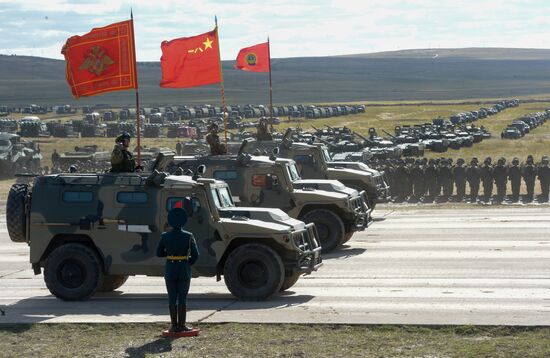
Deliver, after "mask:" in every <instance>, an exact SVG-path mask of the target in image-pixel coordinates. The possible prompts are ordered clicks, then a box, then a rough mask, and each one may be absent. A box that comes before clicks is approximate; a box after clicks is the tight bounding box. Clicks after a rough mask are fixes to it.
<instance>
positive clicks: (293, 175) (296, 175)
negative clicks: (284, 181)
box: [287, 163, 302, 182]
mask: <svg viewBox="0 0 550 358" xmlns="http://www.w3.org/2000/svg"><path fill="white" fill-rule="evenodd" d="M287 169H288V174H289V175H290V180H291V181H293V182H294V181H296V180H300V179H302V178H300V172H298V167H297V166H296V163H292V164H288V165H287Z"/></svg>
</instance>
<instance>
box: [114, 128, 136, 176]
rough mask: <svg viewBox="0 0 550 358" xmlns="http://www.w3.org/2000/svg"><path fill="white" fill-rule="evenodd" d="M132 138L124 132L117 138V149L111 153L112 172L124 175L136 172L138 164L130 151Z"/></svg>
mask: <svg viewBox="0 0 550 358" xmlns="http://www.w3.org/2000/svg"><path fill="white" fill-rule="evenodd" d="M130 138H131V137H130V134H129V133H128V132H123V133H121V134H120V135H119V136H118V137H116V139H115V143H116V144H115V148H114V149H113V152H112V153H111V172H113V173H123V172H135V171H136V163H135V162H134V159H132V153H131V152H130V151H129V150H128V147H129V146H130Z"/></svg>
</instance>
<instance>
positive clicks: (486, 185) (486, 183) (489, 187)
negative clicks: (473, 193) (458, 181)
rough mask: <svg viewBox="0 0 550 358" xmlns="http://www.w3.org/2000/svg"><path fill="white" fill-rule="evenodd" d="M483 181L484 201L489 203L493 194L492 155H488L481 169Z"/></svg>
mask: <svg viewBox="0 0 550 358" xmlns="http://www.w3.org/2000/svg"><path fill="white" fill-rule="evenodd" d="M480 175H481V182H482V183H483V201H484V202H486V203H488V202H489V201H490V200H491V197H492V196H493V166H492V165H491V157H487V158H486V159H485V161H484V162H483V166H482V167H481V170H480Z"/></svg>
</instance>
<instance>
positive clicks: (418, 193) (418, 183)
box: [411, 160, 424, 201]
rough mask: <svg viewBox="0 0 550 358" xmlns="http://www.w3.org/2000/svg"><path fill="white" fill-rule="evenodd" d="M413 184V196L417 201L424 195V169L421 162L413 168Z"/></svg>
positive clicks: (418, 161)
mask: <svg viewBox="0 0 550 358" xmlns="http://www.w3.org/2000/svg"><path fill="white" fill-rule="evenodd" d="M411 182H412V184H413V196H414V198H415V200H416V201H418V200H420V198H421V197H422V196H423V195H424V168H423V166H422V162H421V161H420V160H417V161H416V164H415V165H414V166H413V167H412V168H411Z"/></svg>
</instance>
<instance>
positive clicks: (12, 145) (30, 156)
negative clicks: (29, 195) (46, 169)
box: [0, 133, 42, 176]
mask: <svg viewBox="0 0 550 358" xmlns="http://www.w3.org/2000/svg"><path fill="white" fill-rule="evenodd" d="M41 159H42V154H40V152H39V151H38V150H37V149H36V148H35V147H34V144H32V142H23V141H21V137H19V136H18V135H17V134H13V133H0V176H12V175H14V174H16V173H19V172H23V171H24V172H27V173H29V172H30V173H36V172H38V170H40V160H41Z"/></svg>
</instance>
